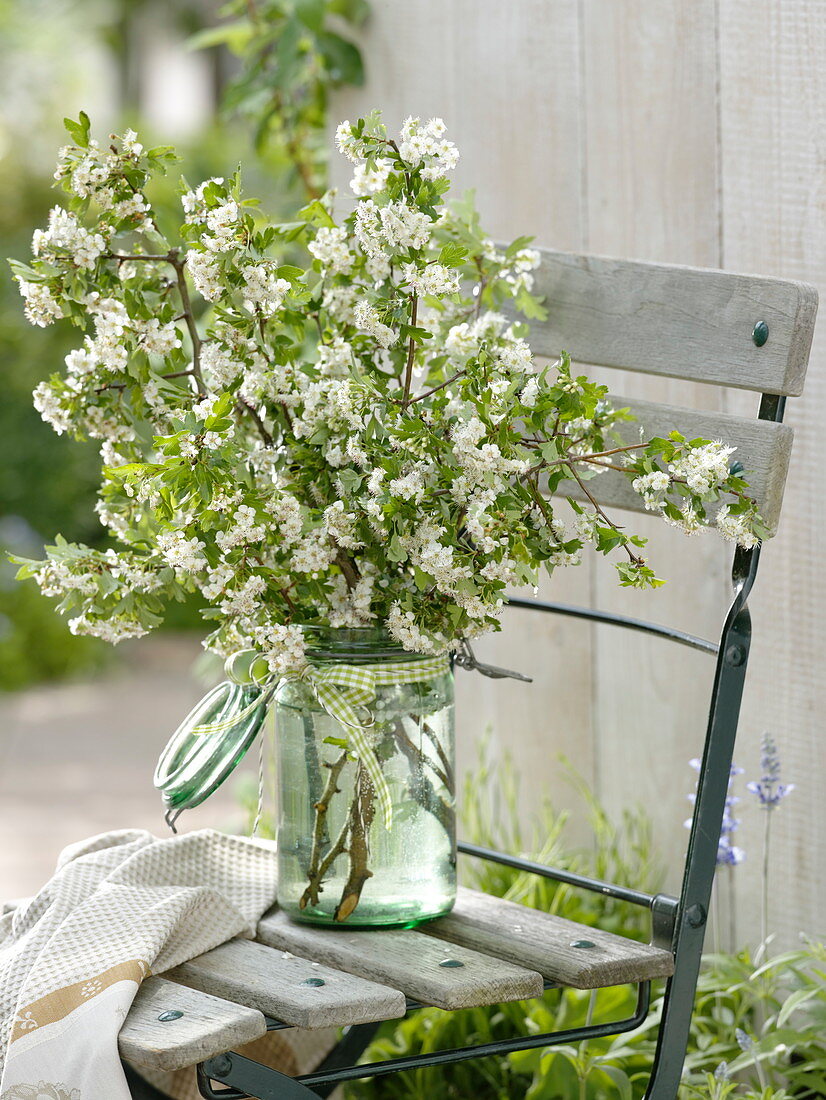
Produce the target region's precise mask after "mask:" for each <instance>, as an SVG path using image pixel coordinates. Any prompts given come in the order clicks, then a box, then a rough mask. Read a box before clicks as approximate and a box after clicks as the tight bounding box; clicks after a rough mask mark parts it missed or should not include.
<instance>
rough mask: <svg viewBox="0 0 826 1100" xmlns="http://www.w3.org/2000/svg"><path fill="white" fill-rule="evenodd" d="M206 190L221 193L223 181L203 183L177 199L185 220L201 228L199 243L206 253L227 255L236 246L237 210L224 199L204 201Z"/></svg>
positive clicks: (238, 210) (219, 179) (236, 205)
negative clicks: (179, 199)
mask: <svg viewBox="0 0 826 1100" xmlns="http://www.w3.org/2000/svg"><path fill="white" fill-rule="evenodd" d="M207 188H211V189H212V190H215V189H217V190H224V180H223V177H222V176H216V177H215V178H214V179H210V180H204V182H203V183H201V184H199V185H198V187H196V188H195V190H194V191H187V192H186V193H185V194H184V195H183V196H182V197H181V205H182V206H183V208H184V213H185V215H186V220H187V222H189V223H195V224H198V223H200V224H201V225H202V226H203V227H204V229H205V230H206V231H205V232H204V233H202V234H201V243H202V244H203V246H204V248H206V249H207V251H209V252H231V251H232V250H233V249H234V248H236V247H237V246H238V243H239V234H240V231H241V222H240V215H241V211H240V207H239V206H238V203H237V202H236V201H235V199H233V198H231V197H229V196H227V195H224V196H223V197H222V199H221V200H220V201H215V202H213V201H212V200H211V199H208V198H207V195H206V191H207Z"/></svg>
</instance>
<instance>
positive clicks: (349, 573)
mask: <svg viewBox="0 0 826 1100" xmlns="http://www.w3.org/2000/svg"><path fill="white" fill-rule="evenodd" d="M336 564H337V565H338V567H339V569H340V570H341V572H342V573H343V574H344V579H345V580H346V581H347V587H348V588H349V589H350V591H351V592H352V590H353V589H354V588H355V587H356V585H357V584H358V581H359V578H358V573H357V572H356V567H355V565H354V564H353V562H352V561H350V559H349V558H348V557H347V555H346V554H345V553H344V551H343V550H340V551H339V554H338V557H337V558H336Z"/></svg>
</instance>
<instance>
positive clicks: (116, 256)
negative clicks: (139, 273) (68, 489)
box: [105, 252, 174, 266]
mask: <svg viewBox="0 0 826 1100" xmlns="http://www.w3.org/2000/svg"><path fill="white" fill-rule="evenodd" d="M105 258H106V259H107V260H117V261H118V263H119V264H121V263H123V261H124V260H146V261H148V262H149V263H167V264H173V266H174V263H173V260H172V254H171V253H170V252H167V253H165V254H164V255H162V256H156V255H152V254H151V253H148V252H137V253H135V254H133V255H127V254H126V253H124V252H107V253H106V257H105Z"/></svg>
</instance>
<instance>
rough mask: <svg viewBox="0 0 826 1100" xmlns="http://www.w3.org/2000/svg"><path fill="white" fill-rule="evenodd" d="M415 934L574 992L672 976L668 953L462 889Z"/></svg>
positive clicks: (510, 902) (672, 966) (671, 961)
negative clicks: (529, 970)
mask: <svg viewBox="0 0 826 1100" xmlns="http://www.w3.org/2000/svg"><path fill="white" fill-rule="evenodd" d="M421 931H422V932H424V933H425V934H427V935H428V936H433V937H435V938H438V939H440V940H446V941H447V942H449V943H451V944H459V945H461V946H462V947H469V948H471V949H473V950H474V951H482V952H484V953H486V954H490V955H495V956H496V957H497V958H500V959H506V960H507V961H509V962H513V963H517V964H518V965H520V966H527V967H530V968H532V969H535V970H538V971H539V972H540V973H541V974H542V975H543V976H544V977H545V978H547V979H548V981H552V982H555V983H557V984H559V985H569V986H574V987H575V988H576V989H600V988H602V987H603V986H607V985H622V984H624V983H626V982H641V981H647V980H649V979H651V978H667V977H670V976H671V974H672V973H673V971H674V958H673V956H672V954H671V952H670V951H665V950H663V949H662V948H659V947H652V946H651V945H650V944H646V943H637V942H636V941H635V940H629V939H626V938H625V937H623V936H615V935H613V933H611V932H602V931H600V930H599V929H598V928H590V927H586V926H585V925H582V924H576V923H575V922H574V921H569V920H565V919H564V918H563V917H556V916H552V915H551V914H548V913H543V912H541V911H539V910H538V909H529V908H527V907H526V906H524V905H517V904H515V903H514V902H512V901H505V900H503V899H502V898H495V897H491V896H490V895H488V894H481V893H478V892H477V891H476V890H467V889H464V888H462V889H460V890H459V895H458V898H457V901H456V906H455V908H454V909H453V911H452V912H451V913H449V914H448V915H447V916H446V917H439V918H438V919H437V920H434V921H430V922H428V923H427V924H426V925H422V928H421ZM575 944H592V945H593V946H591V947H585V946H580V947H575V946H574V945H575Z"/></svg>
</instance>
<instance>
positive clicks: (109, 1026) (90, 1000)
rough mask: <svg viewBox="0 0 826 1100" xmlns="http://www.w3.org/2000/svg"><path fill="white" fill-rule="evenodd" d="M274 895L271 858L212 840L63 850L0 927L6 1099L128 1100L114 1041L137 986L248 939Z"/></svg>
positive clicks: (255, 847) (222, 838)
mask: <svg viewBox="0 0 826 1100" xmlns="http://www.w3.org/2000/svg"><path fill="white" fill-rule="evenodd" d="M275 885H276V883H275V859H274V858H273V853H272V849H271V847H268V846H265V845H264V844H259V843H258V842H256V841H254V840H247V839H243V838H241V837H233V836H226V835H224V834H222V833H217V832H214V831H212V830H203V831H201V832H195V833H188V834H185V835H182V836H176V837H170V838H168V839H164V840H158V839H157V837H154V836H152V835H151V834H150V833H146V832H142V831H137V830H125V831H121V832H113V833H104V834H102V835H100V836H96V837H92V838H91V839H90V840H87V841H84V842H82V843H80V844H75V845H72V846H71V847H69V848H67V849H65V851H64V852H63V853H62V854H61V856H60V859H59V860H58V865H57V870H56V872H55V874H54V877H53V878H52V879H51V880H50V882H49V883H48V884H47V885H46V886H45V887H44V888H43V889H42V890H41V891H40V893H39V894H38V895H37V897H35V898H33V899H32V901H30V902H29V903H27V904H26V905H24V906H22V907H21V908H19V909H17V910H15V911H14V912H13V913H9V914H8V915H7V916H5V917H3V918H0V1028H2V1030H0V1070H2V1077H0V1100H32V1098H37V1097H40V1096H46V1097H48V1098H49V1100H130V1094H129V1089H128V1088H127V1085H126V1079H125V1077H124V1075H123V1070H122V1069H121V1064H120V1059H119V1058H118V1045H117V1039H118V1032H119V1030H120V1028H121V1025H122V1023H123V1021H124V1020H125V1019H126V1014H127V1012H128V1011H129V1006H130V1005H131V1003H132V1000H133V999H134V996H135V994H136V992H137V990H138V986H139V984H140V982H141V981H142V980H143V978H144V977H146V976H147V975H148V974H149V973H150V972H152V973H156V974H157V973H160V972H161V971H164V970H168V969H170V968H171V967H173V966H178V965H180V964H181V963H183V962H186V960H187V959H191V958H193V957H194V956H195V955H199V954H201V953H202V952H203V951H208V950H210V949H211V948H213V947H217V946H218V944H221V943H224V942H225V941H226V940H229V939H232V937H233V936H239V935H240V936H247V937H250V938H251V937H252V936H253V935H254V934H255V927H256V924H257V922H258V919H259V918H260V917H261V915H262V914H263V913H264V912H265V911H266V910H267V909H268V908H269V907H270V906H271V905H272V903H273V901H274V900H275Z"/></svg>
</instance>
